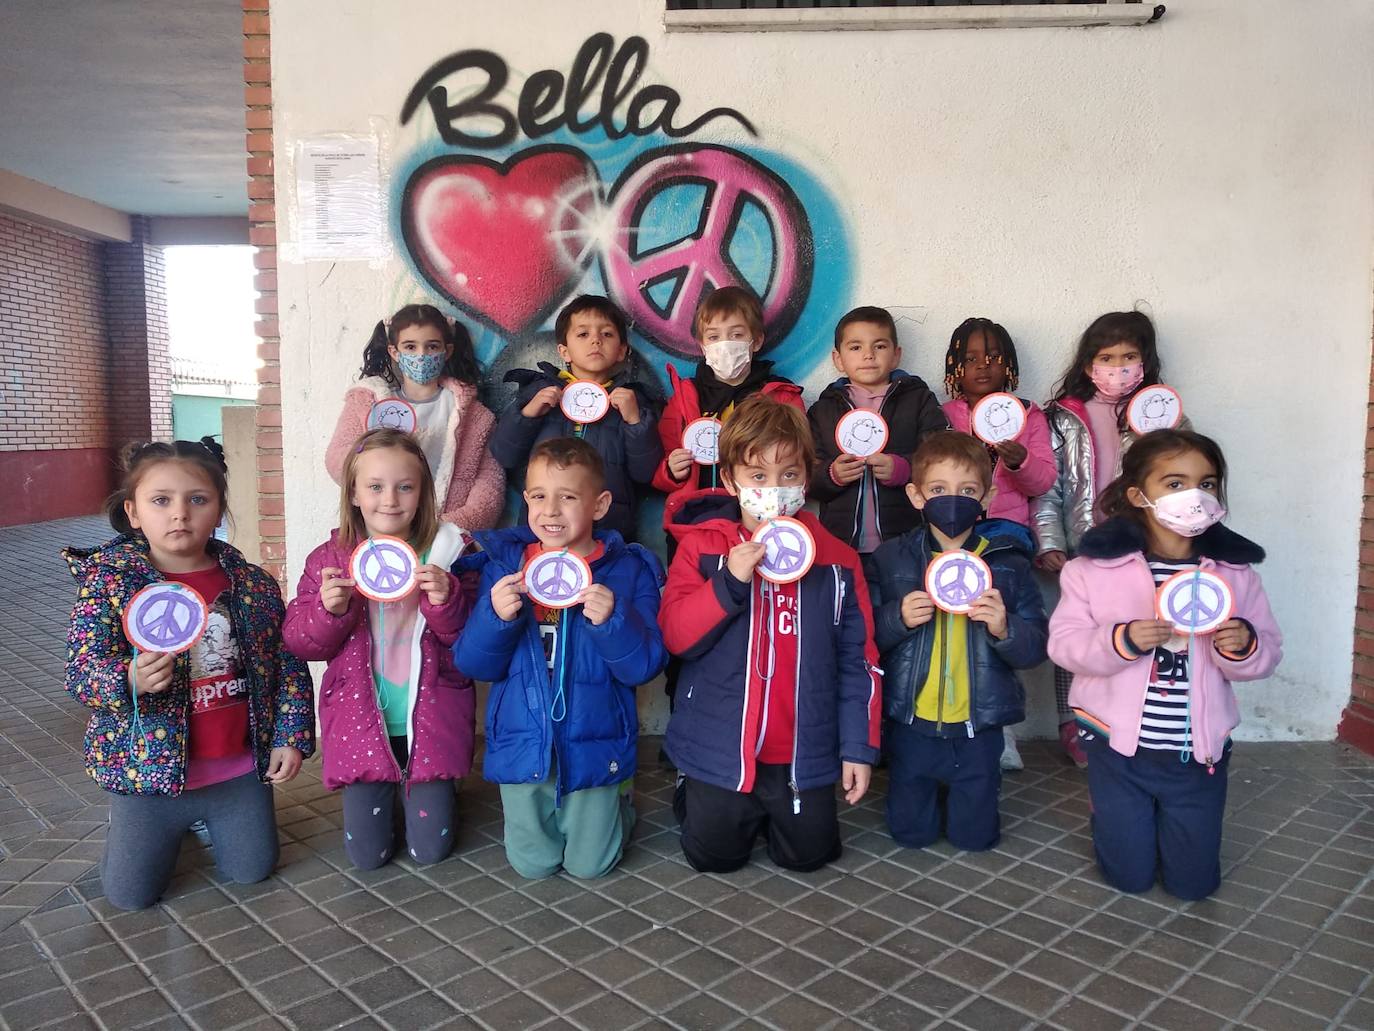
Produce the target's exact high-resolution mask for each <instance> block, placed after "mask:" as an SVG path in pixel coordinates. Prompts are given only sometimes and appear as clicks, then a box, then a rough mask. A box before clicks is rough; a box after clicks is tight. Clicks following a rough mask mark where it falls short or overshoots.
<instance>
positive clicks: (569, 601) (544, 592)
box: [525, 551, 592, 609]
mask: <svg viewBox="0 0 1374 1031" xmlns="http://www.w3.org/2000/svg"><path fill="white" fill-rule="evenodd" d="M591 582H592V571H591V567H590V566H588V565H587V562H586V560H585V559H583V558H581V557H580V556H578V555H574V554H572V552H568V551H546V552H542V553H541V554H538V555H536V556H535V557H534V558H532V559H530V561H529V564H528V565H526V566H525V589H526V590H527V591H528V592H529V595H530V597H531V598H533V599H534V600H535V601H537V602H538V603H539V604H540V605H543V606H544V607H545V608H550V609H565V608H568V607H569V606H571V605H575V604H576V603H577V599H578V597H579V596H580V595H581V594H582V592H583V591H584V590H586V589H587V586H588V585H589V584H590V583H591Z"/></svg>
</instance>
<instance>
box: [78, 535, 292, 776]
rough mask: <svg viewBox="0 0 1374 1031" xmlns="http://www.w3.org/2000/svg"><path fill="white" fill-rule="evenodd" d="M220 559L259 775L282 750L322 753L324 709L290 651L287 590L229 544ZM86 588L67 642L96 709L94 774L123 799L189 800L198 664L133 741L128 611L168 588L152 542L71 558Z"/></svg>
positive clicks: (182, 659) (144, 714)
mask: <svg viewBox="0 0 1374 1031" xmlns="http://www.w3.org/2000/svg"><path fill="white" fill-rule="evenodd" d="M209 550H210V553H211V554H213V555H214V556H215V557H216V558H217V559H218V560H219V563H220V565H221V566H222V567H223V568H224V572H225V574H226V575H228V577H229V582H230V585H231V590H230V600H229V615H230V619H231V620H232V622H233V629H234V636H235V638H236V639H237V641H238V644H239V649H240V653H241V658H242V662H243V671H244V674H245V676H246V677H247V678H248V681H249V685H250V693H249V708H248V712H249V732H250V735H251V738H252V745H253V758H254V760H255V762H256V764H257V772H258V776H259V777H263V776H265V775H266V773H267V766H268V761H269V759H270V758H271V753H272V749H273V748H279V747H283V746H287V745H289V746H291V747H293V748H296V749H298V750H299V751H300V753H301V755H303V756H306V757H308V756H309V755H310V754H311V753H312V752H313V751H314V750H315V704H314V693H313V691H312V690H311V685H310V671H309V670H308V669H307V668H306V665H305V663H304V662H301V661H300V660H299V659H297V658H296V657H295V656H294V655H291V654H290V653H289V652H287V651H286V650H285V649H284V648H283V647H282V639H281V625H282V601H281V591H280V590H279V589H278V587H277V582H276V581H275V580H273V579H272V578H271V577H270V576H268V575H267V573H265V572H263V570H262V569H260V568H259V567H257V566H255V565H253V564H252V563H250V562H249V561H248V560H247V559H245V558H244V557H243V555H242V554H240V552H239V551H238V550H237V549H236V548H233V547H231V546H230V545H228V544H225V543H223V542H221V541H216V540H212V541H210V542H209ZM62 555H63V557H64V558H65V559H66V560H67V565H68V567H69V568H70V569H71V572H72V575H73V576H74V577H76V580H77V583H78V584H79V585H80V587H79V590H78V594H77V599H76V605H75V606H74V607H73V608H72V625H71V630H70V631H69V632H68V634H67V677H66V686H67V691H68V692H69V693H70V694H71V695H72V696H73V697H74V698H76V700H77V701H79V702H81V703H82V704H83V705H86V706H88V707H90V708H91V709H94V710H95V712H94V713H93V714H92V715H91V718H90V721H89V722H88V723H87V724H86V740H85V749H86V770H87V772H88V773H89V774H90V775H91V778H92V779H93V780H94V781H95V782H96V783H97V784H99V785H100V786H101V787H102V788H105V789H106V790H107V791H114V792H117V793H119V794H121V795H179V794H181V791H182V788H183V786H184V785H185V783H186V747H187V733H188V727H189V725H190V718H191V660H190V655H189V653H188V652H182V653H181V654H180V655H178V656H177V657H176V661H175V665H174V668H173V673H172V686H171V687H170V688H169V689H168V690H166V691H162V692H159V693H158V694H150V695H140V696H139V699H138V715H139V720H140V722H141V724H142V727H143V736H142V737H141V738H138V739H135V740H132V741H131V732H132V727H133V717H134V705H133V696H132V694H131V693H130V690H129V662H130V661H131V659H132V658H133V648H132V646H131V645H130V644H129V642H128V640H127V639H126V638H125V637H124V630H123V626H122V619H123V615H124V609H125V607H126V606H127V605H128V604H129V600H130V599H131V598H133V596H134V595H135V594H137V593H138V592H139V591H140V590H142V589H143V588H144V587H147V586H148V585H149V584H153V583H157V582H158V581H160V580H162V579H163V577H162V574H161V573H159V572H158V571H157V570H156V569H154V568H153V565H152V563H151V561H150V560H149V557H148V542H147V540H146V539H145V538H144V537H143V535H142V534H132V535H123V536H119V537H116V538H114V540H111V541H109V542H107V543H105V544H102V545H101V546H100V547H98V548H94V549H89V550H87V549H78V548H67V549H65V550H64V551H63V552H62Z"/></svg>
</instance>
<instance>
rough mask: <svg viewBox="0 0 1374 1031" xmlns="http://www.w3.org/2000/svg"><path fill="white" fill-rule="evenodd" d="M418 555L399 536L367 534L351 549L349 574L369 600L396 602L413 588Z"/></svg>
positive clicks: (418, 562)
mask: <svg viewBox="0 0 1374 1031" xmlns="http://www.w3.org/2000/svg"><path fill="white" fill-rule="evenodd" d="M419 568H420V556H418V555H416V554H415V549H414V548H412V547H411V546H410V545H409V544H407V543H406V542H405V541H403V540H401V538H399V537H386V536H377V537H369V538H368V539H367V540H365V541H362V542H361V543H359V545H358V546H357V547H356V548H354V549H353V558H352V559H351V560H350V561H349V563H348V570H349V575H350V576H351V577H352V578H353V582H354V584H355V585H356V586H357V588H358V593H359V594H361V595H362V596H363V597H364V598H368V599H370V600H372V601H400V599H402V598H404V597H405V596H406V595H407V594H409V593H410V592H411V591H413V590H414V589H415V573H416V571H418V570H419Z"/></svg>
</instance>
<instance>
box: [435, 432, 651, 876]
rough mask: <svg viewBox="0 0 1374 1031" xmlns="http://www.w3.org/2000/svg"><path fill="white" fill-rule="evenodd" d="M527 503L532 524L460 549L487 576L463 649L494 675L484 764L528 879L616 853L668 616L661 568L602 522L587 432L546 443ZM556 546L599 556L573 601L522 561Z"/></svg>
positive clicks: (613, 859) (602, 493)
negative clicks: (661, 614) (645, 697)
mask: <svg viewBox="0 0 1374 1031" xmlns="http://www.w3.org/2000/svg"><path fill="white" fill-rule="evenodd" d="M525 502H526V504H527V505H528V506H529V520H528V521H529V528H528V529H526V528H524V527H511V528H509V529H505V530H490V531H486V532H482V533H478V534H476V538H477V542H478V543H479V544H480V545H481V546H482V549H483V550H482V553H481V554H480V555H477V556H475V557H474V558H473V559H467V560H463V563H465V564H466V567H467V568H472V567H474V566H477V567H480V568H481V570H482V580H481V587H480V588H479V591H478V599H477V604H476V608H475V609H474V610H473V612H472V614H471V615H470V616H469V617H468V622H467V626H466V627H464V629H463V634H462V636H461V637H460V638H459V639H458V644H457V645H456V646H455V647H454V661H455V662H456V663H457V665H458V668H459V669H461V670H463V671H464V672H465V673H466V674H467V675H468V676H471V677H475V678H477V679H478V680H489V681H491V693H490V696H489V698H488V700H487V718H486V753H485V757H484V759H483V763H482V774H483V776H485V777H486V778H487V780H490V781H495V782H496V783H498V784H500V785H501V807H502V809H503V810H504V813H505V821H506V858H507V859H508V860H509V861H510V864H511V866H513V867H514V868H515V871H516V872H517V873H519V874H520V875H521V876H522V877H530V878H538V877H548V876H550V875H552V874H555V873H557V872H558V870H559V869H560V868H562V869H565V870H567V871H568V873H570V874H572V875H573V876H574V877H584V878H590V877H600V876H601V875H602V874H605V873H607V872H609V871H610V869H611V868H612V867H613V866H615V864H616V863H617V862H619V861H620V856H621V854H622V853H623V852H624V848H625V842H626V840H627V839H628V837H629V833H630V827H631V826H632V825H633V822H634V811H633V809H631V807H630V800H629V796H628V795H626V796H625V797H624V798H623V799H622V797H621V784H622V783H623V782H624V781H626V780H628V779H629V778H631V777H633V776H634V772H635V744H636V741H637V740H638V736H639V718H638V715H637V710H636V706H635V687H636V686H637V685H639V684H642V683H644V682H645V681H647V680H650V679H652V678H653V677H654V676H656V675H657V674H658V672H659V671H660V670H661V669H662V668H663V664H664V662H665V661H667V654H666V653H665V652H664V650H663V636H662V634H660V632H659V629H658V600H659V588H660V586H661V584H662V582H663V567H662V566H661V565H659V562H658V559H656V558H655V557H654V556H653V555H652V554H651V553H650V552H648V551H646V550H645V549H644V548H642V547H640V546H639V545H637V544H626V543H625V541H624V539H623V538H622V537H621V536H620V534H619V533H617V532H615V531H614V530H607V531H597V532H596V533H593V532H592V524H593V522H594V521H595V520H596V519H598V518H600V517H601V516H603V515H604V514H605V513H606V509H607V507H608V506H609V505H610V503H611V495H610V492H609V491H608V490H606V486H605V472H604V470H603V468H602V464H601V458H600V456H598V455H597V453H596V451H595V449H593V448H592V447H591V445H590V444H588V443H587V442H586V441H583V440H575V439H571V438H561V439H552V440H546V441H544V442H543V443H541V444H539V445H537V446H536V447H535V449H534V451H533V452H531V454H530V463H529V468H528V469H527V470H526V475H525ZM548 551H558V552H563V553H571V554H572V555H576V556H579V557H580V558H581V559H583V560H585V561H586V563H588V565H589V567H590V569H591V583H590V584H589V585H587V586H586V587H584V588H582V589H581V590H580V593H577V594H576V595H575V596H570V598H569V600H570V602H571V603H570V604H569V606H568V607H567V608H550V607H546V606H544V605H541V604H538V603H536V602H535V601H534V599H533V598H532V597H527V596H526V595H527V594H528V591H529V588H528V587H527V585H526V581H525V566H526V565H527V564H528V563H529V562H530V561H531V560H533V559H534V558H535V557H536V556H538V555H540V554H541V553H544V552H548ZM559 575H560V576H561V575H562V574H561V573H560V574H559ZM540 582H541V583H542V582H543V581H540ZM575 586H576V585H575ZM545 597H546V599H548V600H550V602H551V603H552V599H551V598H549V596H548V592H547V591H546V592H545Z"/></svg>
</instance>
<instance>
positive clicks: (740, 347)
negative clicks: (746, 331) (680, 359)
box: [701, 340, 754, 380]
mask: <svg viewBox="0 0 1374 1031" xmlns="http://www.w3.org/2000/svg"><path fill="white" fill-rule="evenodd" d="M701 354H702V357H703V358H705V359H706V364H707V366H708V367H709V368H710V370H711V371H712V372H714V373H715V374H716V379H723V380H733V379H738V378H739V377H740V376H742V375H744V373H745V371H746V370H747V369H748V368H749V359H750V358H752V357H753V354H754V342H753V341H752V340H715V341H712V342H711V343H709V344H702V345H701Z"/></svg>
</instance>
